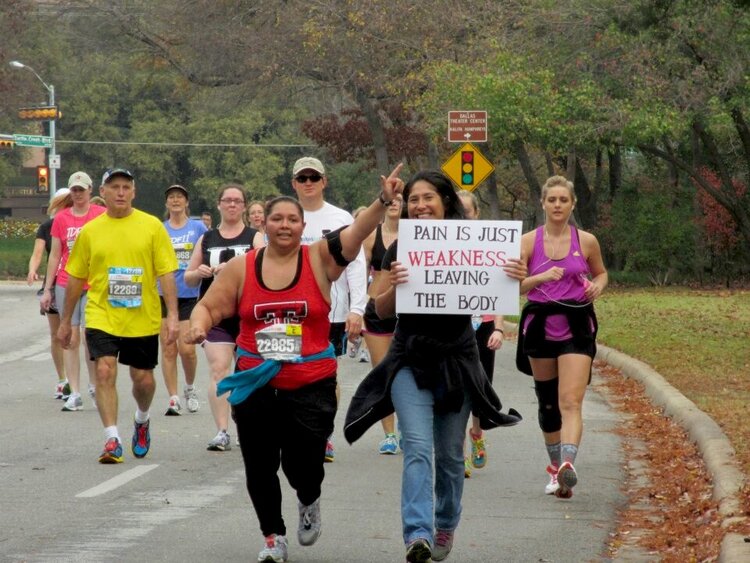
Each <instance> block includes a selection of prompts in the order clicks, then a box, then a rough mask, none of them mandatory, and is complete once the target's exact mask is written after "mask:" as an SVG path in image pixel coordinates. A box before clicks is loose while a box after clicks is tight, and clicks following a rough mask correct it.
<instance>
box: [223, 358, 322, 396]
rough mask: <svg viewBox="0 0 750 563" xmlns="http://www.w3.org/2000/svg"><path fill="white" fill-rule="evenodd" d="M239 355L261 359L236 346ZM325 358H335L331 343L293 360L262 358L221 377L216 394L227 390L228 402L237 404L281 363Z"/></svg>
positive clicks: (277, 369)
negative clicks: (247, 366)
mask: <svg viewBox="0 0 750 563" xmlns="http://www.w3.org/2000/svg"><path fill="white" fill-rule="evenodd" d="M241 356H246V357H248V358H256V359H262V358H261V356H259V355H257V354H253V353H251V352H248V351H247V350H243V349H242V348H240V347H237V358H240V357H241ZM325 358H334V359H335V358H336V354H335V353H334V351H333V345H332V344H329V345H328V348H326V349H325V350H322V351H321V352H318V353H317V354H311V355H310V356H300V357H299V358H297V359H295V360H283V361H282V360H264V361H263V363H261V364H259V365H257V366H255V367H254V368H251V369H245V370H242V371H236V372H234V373H233V374H232V375H229V376H227V377H225V378H224V379H222V380H221V381H220V382H219V385H218V386H217V387H216V394H217V395H223V394H224V393H227V392H228V393H229V403H230V404H232V405H239V404H240V403H241V402H242V401H244V400H245V399H247V398H248V397H249V396H250V395H251V394H252V393H253V391H255V390H256V389H260V388H261V387H263V386H264V385H265V384H266V383H268V382H269V381H271V379H273V378H274V377H276V375H277V374H278V373H279V371H281V364H283V363H290V364H301V363H303V362H312V361H314V360H322V359H325Z"/></svg>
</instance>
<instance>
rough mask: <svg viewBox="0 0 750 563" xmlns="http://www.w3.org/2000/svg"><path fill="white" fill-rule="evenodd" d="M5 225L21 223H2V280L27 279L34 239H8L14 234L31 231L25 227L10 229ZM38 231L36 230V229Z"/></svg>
mask: <svg viewBox="0 0 750 563" xmlns="http://www.w3.org/2000/svg"><path fill="white" fill-rule="evenodd" d="M5 223H20V221H0V241H2V245H0V278H25V277H26V273H27V272H28V269H29V258H30V257H31V252H32V251H33V250H34V237H33V235H32V236H30V237H29V236H25V237H23V238H17V237H16V238H8V237H6V235H11V234H13V233H14V232H24V231H26V230H29V229H28V228H26V227H25V226H21V225H14V226H12V227H10V228H8V227H7V226H4V224H5ZM34 230H36V229H34Z"/></svg>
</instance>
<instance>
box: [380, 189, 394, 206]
mask: <svg viewBox="0 0 750 563" xmlns="http://www.w3.org/2000/svg"><path fill="white" fill-rule="evenodd" d="M378 199H379V200H380V203H382V204H383V207H389V206H390V205H391V204H392V203H393V200H392V199H391V200H386V199H385V198H384V197H383V192H380V195H379V196H378Z"/></svg>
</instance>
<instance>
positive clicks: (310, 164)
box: [292, 156, 326, 176]
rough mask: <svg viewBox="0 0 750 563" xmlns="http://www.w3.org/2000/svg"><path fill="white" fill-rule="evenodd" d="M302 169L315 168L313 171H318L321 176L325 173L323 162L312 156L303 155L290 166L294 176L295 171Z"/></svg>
mask: <svg viewBox="0 0 750 563" xmlns="http://www.w3.org/2000/svg"><path fill="white" fill-rule="evenodd" d="M302 170H315V172H317V173H319V174H320V175H321V176H325V175H326V169H325V167H324V166H323V163H322V162H320V161H319V160H318V159H317V158H313V157H312V156H303V157H302V158H300V159H299V160H298V161H297V162H295V163H294V167H292V176H296V175H297V173H298V172H300V171H302Z"/></svg>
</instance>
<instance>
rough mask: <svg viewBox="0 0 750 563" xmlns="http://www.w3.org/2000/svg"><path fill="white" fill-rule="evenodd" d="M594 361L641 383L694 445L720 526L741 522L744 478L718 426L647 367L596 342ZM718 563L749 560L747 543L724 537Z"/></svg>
mask: <svg viewBox="0 0 750 563" xmlns="http://www.w3.org/2000/svg"><path fill="white" fill-rule="evenodd" d="M596 358H597V359H598V360H601V361H603V362H606V363H607V364H609V365H611V366H613V367H616V368H618V369H619V370H620V371H621V372H622V373H623V374H624V375H625V376H627V377H630V378H631V379H635V380H637V381H639V382H641V383H642V384H643V386H644V388H645V391H646V394H647V395H648V397H649V399H650V400H651V401H652V402H653V403H654V404H656V405H658V406H661V407H663V408H664V412H665V414H667V415H668V416H670V417H671V418H672V419H673V420H675V421H676V422H677V423H678V424H679V425H680V426H681V427H682V428H683V429H684V430H685V431H686V432H687V433H688V435H689V436H690V439H691V440H693V442H695V444H696V446H697V447H698V451H699V452H700V454H701V457H702V458H703V461H704V462H705V464H706V467H707V468H708V471H709V473H710V474H711V478H712V480H713V499H714V500H715V501H716V502H718V504H719V513H720V514H721V516H722V527H726V526H727V525H729V524H731V523H733V522H736V521H737V520H738V519H740V520H741V519H743V518H744V517H743V516H742V508H741V503H740V494H741V492H742V489H743V487H744V485H745V483H746V477H745V475H744V474H743V473H742V471H740V469H739V465H738V463H737V459H736V454H735V451H734V448H733V447H732V445H731V444H730V442H729V439H728V438H727V437H726V435H725V434H724V432H723V431H722V430H721V428H720V427H719V425H718V424H716V422H715V421H714V420H713V419H712V418H711V417H709V416H708V415H707V414H706V413H704V412H703V411H702V410H700V409H699V408H698V407H697V406H696V405H695V403H693V402H692V401H691V400H690V399H688V398H687V397H685V396H684V395H683V394H682V393H680V392H679V391H678V390H677V389H675V388H674V387H672V386H671V385H670V384H669V383H668V382H667V380H666V379H664V377H662V375H661V374H659V373H658V372H656V371H655V370H654V369H653V368H651V367H650V366H649V365H648V364H646V363H644V362H642V361H640V360H636V359H635V358H631V357H630V356H628V355H626V354H623V353H622V352H618V351H617V350H613V349H612V348H609V347H607V346H604V345H602V344H599V343H597V354H596ZM719 561H720V562H727V563H728V562H734V561H750V543H746V542H745V538H744V537H743V536H741V535H740V534H733V533H729V534H727V535H726V536H725V537H724V540H723V541H722V543H721V553H720V555H719Z"/></svg>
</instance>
